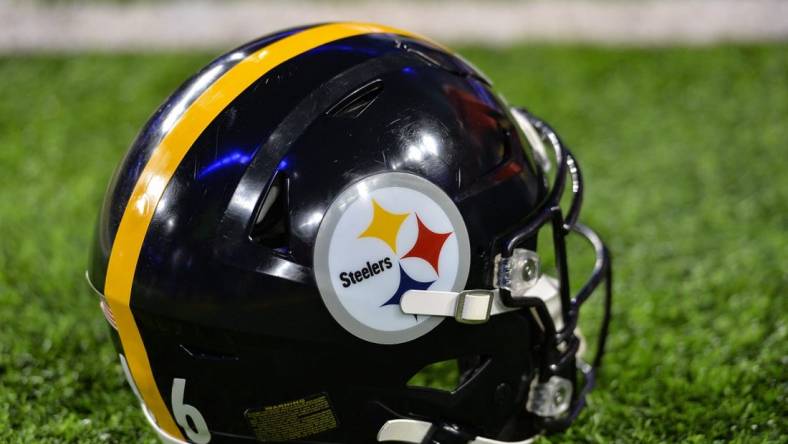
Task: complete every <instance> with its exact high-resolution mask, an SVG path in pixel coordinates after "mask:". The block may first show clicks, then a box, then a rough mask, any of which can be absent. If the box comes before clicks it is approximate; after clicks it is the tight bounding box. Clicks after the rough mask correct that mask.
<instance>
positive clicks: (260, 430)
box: [245, 393, 337, 442]
mask: <svg viewBox="0 0 788 444" xmlns="http://www.w3.org/2000/svg"><path fill="white" fill-rule="evenodd" d="M245 415H246V419H247V420H248V421H249V425H250V426H251V427H252V430H254V433H255V435H256V436H257V439H258V440H260V441H264V442H265V441H289V440H292V439H299V438H304V437H306V436H311V435H316V434H318V433H321V432H325V431H327V430H332V429H335V428H337V418H336V416H334V411H333V410H332V409H331V403H330V402H329V401H328V396H326V395H325V394H324V393H320V394H317V395H312V396H308V397H306V398H302V399H297V400H295V401H290V402H285V403H282V404H278V405H272V406H267V407H262V408H259V409H249V410H247V411H246V413H245Z"/></svg>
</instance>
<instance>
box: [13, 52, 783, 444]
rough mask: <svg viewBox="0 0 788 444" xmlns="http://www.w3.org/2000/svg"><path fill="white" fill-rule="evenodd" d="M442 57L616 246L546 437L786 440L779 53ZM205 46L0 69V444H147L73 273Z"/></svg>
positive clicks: (78, 275)
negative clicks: (594, 352) (576, 379)
mask: <svg viewBox="0 0 788 444" xmlns="http://www.w3.org/2000/svg"><path fill="white" fill-rule="evenodd" d="M461 52H463V53H464V54H465V55H466V56H467V57H468V58H469V59H470V60H472V61H473V62H475V63H476V64H477V65H478V66H479V67H481V68H482V69H483V70H484V71H486V72H487V74H488V75H489V77H490V78H492V79H493V80H494V81H495V82H496V84H497V86H498V87H499V88H500V89H501V90H502V91H503V93H504V94H505V96H506V97H507V99H508V100H509V101H510V102H511V103H518V104H524V105H526V106H528V108H529V109H530V110H532V111H533V112H535V113H536V114H538V115H541V116H543V117H545V118H546V119H547V120H549V121H550V122H551V123H552V124H553V125H554V126H555V127H556V128H557V129H558V130H559V132H560V133H561V135H562V136H563V138H564V140H565V141H566V142H567V143H568V144H569V145H570V146H571V147H572V148H573V150H574V152H575V154H576V155H577V157H578V158H579V161H580V164H581V166H582V167H584V173H585V176H586V184H587V188H586V191H587V194H586V201H585V206H584V212H583V217H582V218H583V220H584V221H586V222H587V223H588V224H590V225H591V226H593V227H594V228H596V229H597V230H598V231H599V232H600V233H601V234H602V235H603V237H604V238H605V239H606V241H607V242H608V243H609V245H610V248H611V249H612V251H613V252H614V255H615V273H616V280H615V292H616V299H615V305H614V319H613V323H612V326H611V338H610V341H609V354H608V356H607V361H606V366H605V368H604V370H603V372H602V373H601V376H600V378H599V384H598V387H597V390H596V391H595V392H594V393H593V394H592V396H591V397H590V400H589V407H588V408H587V409H586V410H585V411H584V413H583V414H582V415H581V417H580V419H579V421H578V422H577V423H576V424H575V425H574V426H573V427H572V428H571V429H570V431H569V432H567V433H566V434H563V435H557V436H555V437H551V438H549V441H550V442H625V443H628V442H648V443H651V442H699V443H700V442H788V438H786V435H787V434H788V422H787V421H786V418H787V417H788V408H787V405H788V399H787V398H788V396H787V395H788V371H787V370H786V368H788V337H787V336H788V334H786V332H787V329H788V323H787V322H786V308H788V307H787V304H786V302H785V301H786V281H788V279H787V275H788V223H787V222H788V46H784V45H775V46H748V47H718V48H699V49H650V50H637V49H590V48H582V47H552V46H547V47H545V46H522V47H516V48H513V49H507V50H495V51H491V50H485V49H479V48H475V49H473V48H471V49H467V50H464V51H461ZM210 58H211V57H210V56H209V55H205V54H198V55H194V54H189V55H182V54H181V55H178V54H163V55H141V56H128V55H124V56H120V55H86V56H79V57H73V58H66V57H10V58H8V57H6V58H2V59H0V168H1V169H2V170H1V172H0V442H17V443H28V442H121V443H131V442H142V441H147V442H153V434H152V433H151V432H150V431H149V430H148V428H147V424H146V423H145V421H144V419H143V416H142V414H141V411H140V410H139V407H138V405H137V403H136V402H135V399H134V396H133V394H132V393H131V391H130V390H128V388H127V387H126V384H125V382H124V380H123V377H122V375H121V370H120V367H119V366H118V362H117V355H116V354H115V353H114V351H113V350H112V347H111V344H110V341H109V337H108V334H107V331H106V328H107V327H106V325H105V321H104V319H103V317H102V315H101V313H100V311H99V308H98V301H97V300H96V298H95V296H94V295H93V294H91V292H90V291H89V290H88V287H87V285H86V283H85V280H84V270H85V267H86V262H87V253H88V247H89V242H90V239H91V236H92V229H93V223H94V221H95V217H96V214H97V211H98V209H99V205H100V201H101V197H102V195H103V193H104V190H105V187H106V184H107V181H108V179H109V176H110V174H111V173H112V170H113V169H114V167H115V165H116V164H117V163H118V161H119V159H120V158H121V155H122V153H123V152H124V150H125V149H126V148H127V146H128V145H129V144H130V142H131V140H132V138H133V137H134V135H135V133H136V131H137V130H138V129H139V127H140V126H141V125H142V124H143V123H144V121H145V120H146V119H147V117H148V116H149V115H150V113H152V112H153V110H154V109H155V108H156V107H157V106H158V105H159V103H160V102H162V101H163V100H164V98H165V97H166V95H167V94H169V92H170V91H171V90H173V89H174V88H175V87H176V86H177V85H178V84H179V83H180V82H181V81H182V80H184V79H185V78H186V77H187V76H188V75H190V74H191V73H192V72H193V71H195V70H196V69H198V68H199V67H201V66H202V65H204V64H205V63H207V62H208V60H209V59H210ZM597 312H598V310H597Z"/></svg>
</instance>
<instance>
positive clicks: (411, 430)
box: [378, 419, 534, 444]
mask: <svg viewBox="0 0 788 444" xmlns="http://www.w3.org/2000/svg"><path fill="white" fill-rule="evenodd" d="M431 428H432V423H429V422H425V421H417V420H415V419H392V420H391V421H387V422H386V423H385V424H383V427H381V428H380V431H379V432H378V442H389V441H396V442H405V443H412V444H421V443H422V442H424V439H425V438H426V437H427V434H428V433H430V429H431ZM533 442H534V440H533V438H529V439H526V440H525V441H496V440H494V439H488V438H481V437H478V436H477V437H476V438H474V439H473V440H472V441H468V444H532V443H533Z"/></svg>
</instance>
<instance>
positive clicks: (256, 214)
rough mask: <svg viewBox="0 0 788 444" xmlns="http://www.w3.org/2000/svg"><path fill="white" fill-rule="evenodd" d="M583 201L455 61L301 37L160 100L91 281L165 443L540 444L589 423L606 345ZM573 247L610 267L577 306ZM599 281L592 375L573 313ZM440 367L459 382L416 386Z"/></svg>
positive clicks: (569, 168)
mask: <svg viewBox="0 0 788 444" xmlns="http://www.w3.org/2000/svg"><path fill="white" fill-rule="evenodd" d="M553 153H554V156H553ZM551 168H555V171H554V172H553V173H552V174H553V176H554V177H553V176H548V174H547V173H548V170H549V169H551ZM567 178H568V179H569V181H570V184H569V185H570V186H567V187H565V181H566V180H567ZM564 188H568V189H569V190H570V191H569V194H570V195H571V199H570V201H571V204H570V205H569V208H568V209H567V210H566V211H562V209H561V208H560V205H559V201H560V199H561V197H562V195H563V194H564ZM582 195H583V181H582V176H581V174H580V169H579V167H578V164H577V162H576V161H575V158H574V157H573V155H572V154H571V153H570V152H569V150H567V149H566V147H565V146H564V145H563V144H562V142H561V140H560V139H559V138H558V136H557V135H556V133H555V132H554V131H553V130H552V129H551V128H550V127H549V126H548V125H547V124H546V123H545V122H543V121H541V120H540V119H538V118H536V117H534V116H533V115H532V114H530V113H529V112H528V111H526V110H524V109H519V108H510V107H509V106H508V105H507V104H506V103H505V102H504V100H503V99H502V98H501V97H500V96H499V95H497V94H496V93H495V92H494V89H493V87H492V85H491V83H490V81H489V80H487V79H486V78H485V77H484V75H482V74H481V73H480V72H479V71H477V70H476V69H475V68H473V67H472V66H470V65H469V64H468V63H467V62H465V61H463V60H462V59H461V58H459V57H458V56H457V55H455V54H453V53H451V52H450V51H449V50H447V49H446V48H444V47H442V46H440V45H438V44H436V43H433V42H431V41H429V40H426V39H424V38H422V37H419V36H416V35H414V34H411V33H408V32H403V31H399V30H395V29H391V28H387V27H384V26H379V25H370V24H358V23H332V24H323V25H316V26H306V27H301V28H296V29H289V30H286V31H282V32H279V33H276V34H272V35H269V36H267V37H263V38H260V39H258V40H255V41H253V42H251V43H248V44H246V45H244V46H242V47H240V48H238V49H236V50H233V51H231V52H229V53H227V54H225V55H223V56H221V57H219V58H218V59H216V60H215V61H213V62H211V63H210V64H209V65H208V66H207V67H205V68H204V69H203V70H202V71H200V72H199V73H197V74H196V75H195V76H194V77H192V78H191V79H190V80H188V81H187V82H186V83H185V84H184V85H183V86H181V87H180V88H179V89H178V90H177V91H175V93H174V94H173V95H172V96H171V97H170V98H169V99H167V101H166V102H165V103H164V104H163V105H162V106H161V107H160V108H159V110H158V111H157V112H156V113H155V114H154V115H153V117H152V118H151V119H150V121H149V122H148V123H147V125H146V126H145V127H144V128H143V129H142V131H141V132H140V134H139V136H138V137H137V139H136V140H135V142H134V144H133V145H132V147H131V149H130V150H129V151H128V153H127V154H126V157H125V158H124V159H123V161H122V163H121V164H120V167H119V168H118V170H117V172H116V173H115V175H114V177H113V179H112V181H111V184H110V186H109V189H108V191H107V194H106V198H105V201H104V205H103V209H102V211H101V214H100V217H99V222H98V227H97V231H96V237H95V243H94V247H93V251H92V259H91V264H90V267H89V270H88V280H89V282H90V284H91V285H92V287H93V288H94V290H95V292H96V293H97V294H98V295H99V297H100V305H101V308H102V310H103V312H104V314H105V316H106V318H107V320H108V322H109V324H110V325H111V329H110V331H111V333H112V338H113V340H114V343H115V345H116V347H117V351H118V353H119V355H120V362H121V366H122V368H123V371H124V373H125V374H126V377H127V379H128V382H129V384H130V385H131V387H132V389H133V390H134V392H135V393H136V394H137V396H138V398H139V400H140V402H141V404H142V407H143V411H144V413H145V415H146V417H147V419H148V420H149V422H150V424H151V425H152V426H153V427H154V429H155V430H156V432H157V433H158V434H159V436H160V437H161V439H162V440H163V441H164V442H169V443H182V442H193V443H200V444H204V443H209V442H210V443H223V442H228V443H247V442H253V441H255V440H257V441H263V442H300V443H370V442H376V441H380V442H404V443H440V444H455V443H497V442H501V441H522V442H527V441H528V440H529V439H530V438H531V437H533V436H535V435H537V434H540V433H550V432H555V431H559V430H562V429H564V428H565V427H567V426H568V425H569V424H570V423H571V422H572V421H573V420H574V419H575V417H576V416H577V415H578V412H579V411H580V410H581V408H582V407H583V405H584V399H585V396H586V393H587V392H588V391H589V389H590V388H591V387H592V385H593V383H594V369H595V368H596V367H597V366H598V365H599V363H600V359H601V356H602V352H603V349H604V344H605V337H606V335H607V326H608V321H609V313H610V298H611V296H610V279H611V267H610V259H609V255H608V252H607V250H606V248H605V246H604V245H603V243H602V241H601V240H600V239H599V237H598V236H597V235H596V234H594V233H593V232H592V231H591V230H589V229H588V228H586V227H585V226H583V225H581V224H580V223H579V222H578V215H579V213H580V205H581V201H582ZM543 227H551V231H552V247H553V248H554V256H555V270H556V272H555V273H547V272H544V273H543V272H542V268H546V267H542V262H543V257H544V251H545V247H549V246H544V245H540V246H539V248H537V235H538V233H539V232H540V230H541V228H543ZM570 233H577V234H579V235H580V236H582V237H584V238H586V239H587V240H588V241H589V242H590V244H591V245H592V246H593V248H594V250H595V251H596V263H595V267H594V269H593V272H592V274H591V276H590V278H589V279H588V281H587V282H586V283H585V284H584V285H583V286H582V287H580V290H579V292H578V293H576V294H570V291H569V274H568V270H567V254H566V246H565V239H566V236H567V235H569V234H570ZM540 251H542V257H540V254H539V253H538V252H540ZM547 251H549V249H547ZM551 274H552V276H551ZM602 282H605V287H606V288H605V292H606V297H605V310H604V316H603V318H602V327H601V335H600V338H599V339H598V341H597V344H598V350H597V353H596V357H595V358H594V359H593V361H592V362H591V363H590V364H586V363H585V362H584V361H583V360H582V359H581V356H580V349H582V348H583V347H582V342H583V341H582V340H581V336H580V334H579V331H578V329H577V323H578V316H579V311H580V308H581V306H582V305H583V303H584V302H585V301H586V300H587V299H588V298H589V296H590V295H591V294H592V292H593V291H594V289H595V288H596V287H597V286H598V285H599V284H600V283H602ZM447 360H453V361H454V362H456V363H458V368H459V381H458V385H457V386H456V387H453V388H452V389H450V390H441V389H436V388H430V387H423V386H414V385H409V381H410V380H411V378H412V377H413V376H414V375H416V374H418V373H419V372H420V370H421V369H423V368H425V367H428V366H430V365H431V364H434V363H437V362H443V361H447ZM523 440H525V441H523Z"/></svg>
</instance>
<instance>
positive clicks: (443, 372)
mask: <svg viewBox="0 0 788 444" xmlns="http://www.w3.org/2000/svg"><path fill="white" fill-rule="evenodd" d="M489 361H490V359H489V358H485V357H483V356H481V355H469V356H461V357H459V358H455V359H448V360H445V361H436V362H433V363H431V364H427V365H426V366H424V367H423V368H422V369H421V370H419V371H418V372H416V374H414V375H413V376H411V377H410V380H408V384H407V385H408V387H411V388H427V389H433V390H441V391H445V392H454V391H456V390H457V389H459V388H460V387H461V386H463V385H464V384H465V383H467V382H469V381H470V380H472V379H473V378H474V377H475V376H476V375H478V374H479V373H480V372H481V371H482V370H483V369H484V367H486V364H487V363H488V362H489Z"/></svg>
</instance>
